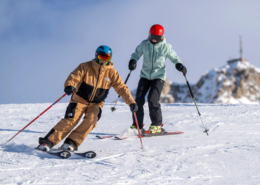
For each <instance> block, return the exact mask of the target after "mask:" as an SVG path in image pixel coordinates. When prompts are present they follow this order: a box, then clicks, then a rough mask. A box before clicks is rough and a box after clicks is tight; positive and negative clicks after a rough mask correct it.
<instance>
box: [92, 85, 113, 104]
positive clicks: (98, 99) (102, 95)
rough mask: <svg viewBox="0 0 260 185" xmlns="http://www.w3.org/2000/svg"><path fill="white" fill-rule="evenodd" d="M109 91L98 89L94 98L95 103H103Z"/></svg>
mask: <svg viewBox="0 0 260 185" xmlns="http://www.w3.org/2000/svg"><path fill="white" fill-rule="evenodd" d="M108 91H109V89H101V88H98V89H97V91H96V94H95V97H94V100H93V101H92V102H93V103H101V102H102V101H104V100H105V99H106V97H107V94H108Z"/></svg>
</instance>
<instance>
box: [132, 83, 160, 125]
mask: <svg viewBox="0 0 260 185" xmlns="http://www.w3.org/2000/svg"><path fill="white" fill-rule="evenodd" d="M163 85H164V81H163V80H161V79H154V80H148V79H146V78H141V79H140V80H139V83H138V87H137V91H136V94H135V101H136V103H137V105H138V111H137V112H136V116H137V120H138V124H139V127H140V128H143V121H144V107H143V106H144V104H145V96H146V94H147V92H148V91H149V89H150V91H149V94H148V97H147V100H148V106H149V113H150V114H149V115H150V119H151V122H152V123H151V125H152V126H160V125H162V111H161V105H160V103H159V100H160V96H161V92H162V89H163ZM133 126H135V127H136V123H135V118H134V115H133Z"/></svg>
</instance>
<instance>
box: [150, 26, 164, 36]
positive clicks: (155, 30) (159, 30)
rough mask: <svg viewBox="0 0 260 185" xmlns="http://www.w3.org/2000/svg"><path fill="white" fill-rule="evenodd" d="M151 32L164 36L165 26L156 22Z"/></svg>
mask: <svg viewBox="0 0 260 185" xmlns="http://www.w3.org/2000/svg"><path fill="white" fill-rule="evenodd" d="M149 33H150V34H152V35H159V36H163V34H164V28H163V27H162V26H161V25H160V24H155V25H153V26H152V27H151V28H150V32H149Z"/></svg>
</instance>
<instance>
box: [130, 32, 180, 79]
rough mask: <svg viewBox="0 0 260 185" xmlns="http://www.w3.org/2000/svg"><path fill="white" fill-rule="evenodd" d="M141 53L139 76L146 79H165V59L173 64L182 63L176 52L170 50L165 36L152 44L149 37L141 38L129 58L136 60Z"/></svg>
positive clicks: (170, 46) (170, 47)
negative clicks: (141, 65)
mask: <svg viewBox="0 0 260 185" xmlns="http://www.w3.org/2000/svg"><path fill="white" fill-rule="evenodd" d="M142 55H143V67H142V70H141V75H140V78H146V79H148V80H154V79H161V80H164V81H165V80H166V70H165V61H166V58H169V59H170V61H171V62H172V63H174V64H175V65H176V64H177V63H182V62H181V60H180V58H179V57H178V56H177V53H176V52H175V51H173V50H172V45H171V44H168V43H166V38H165V37H164V39H163V41H161V42H160V43H158V44H152V43H151V42H150V41H149V39H146V40H143V41H142V42H141V44H139V45H138V46H137V47H136V49H135V52H134V53H133V54H132V55H131V59H135V60H136V61H138V60H139V58H140V57H141V56H142Z"/></svg>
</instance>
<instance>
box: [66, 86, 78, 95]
mask: <svg viewBox="0 0 260 185" xmlns="http://www.w3.org/2000/svg"><path fill="white" fill-rule="evenodd" d="M75 90H76V89H75V87H73V86H66V87H65V89H64V92H65V93H66V94H67V95H71V94H72V93H74V92H75Z"/></svg>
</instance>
